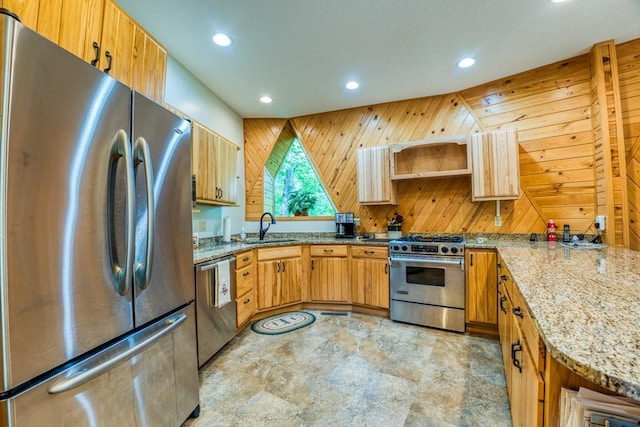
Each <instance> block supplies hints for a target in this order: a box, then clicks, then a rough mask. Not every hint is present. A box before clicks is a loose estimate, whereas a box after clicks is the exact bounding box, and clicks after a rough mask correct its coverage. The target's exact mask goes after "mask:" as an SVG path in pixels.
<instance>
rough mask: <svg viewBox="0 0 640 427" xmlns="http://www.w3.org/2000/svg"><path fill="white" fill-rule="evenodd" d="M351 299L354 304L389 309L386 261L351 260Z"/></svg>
mask: <svg viewBox="0 0 640 427" xmlns="http://www.w3.org/2000/svg"><path fill="white" fill-rule="evenodd" d="M351 298H352V301H353V303H354V304H364V305H370V306H374V307H380V308H386V309H388V308H389V265H388V263H387V260H381V259H360V258H354V259H352V261H351Z"/></svg>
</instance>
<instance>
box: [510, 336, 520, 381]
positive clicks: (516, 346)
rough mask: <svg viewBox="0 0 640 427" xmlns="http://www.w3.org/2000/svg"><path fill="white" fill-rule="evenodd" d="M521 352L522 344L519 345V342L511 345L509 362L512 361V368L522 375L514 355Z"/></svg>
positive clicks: (518, 362)
mask: <svg viewBox="0 0 640 427" xmlns="http://www.w3.org/2000/svg"><path fill="white" fill-rule="evenodd" d="M519 351H522V344H520V340H518V341H516V342H515V343H514V344H511V360H512V361H513V366H515V367H516V368H518V371H519V372H520V373H522V365H520V361H519V360H518V358H517V355H516V353H517V352H519Z"/></svg>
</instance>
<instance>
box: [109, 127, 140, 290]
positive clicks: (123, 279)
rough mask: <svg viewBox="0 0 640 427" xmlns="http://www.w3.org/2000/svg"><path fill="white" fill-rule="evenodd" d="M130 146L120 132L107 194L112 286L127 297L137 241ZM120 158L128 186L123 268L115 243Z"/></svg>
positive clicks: (111, 157)
mask: <svg viewBox="0 0 640 427" xmlns="http://www.w3.org/2000/svg"><path fill="white" fill-rule="evenodd" d="M132 157H133V156H132V150H131V145H130V144H129V137H128V136H127V133H126V132H125V131H124V130H122V129H120V130H119V131H118V132H117V133H116V135H115V137H114V139H113V143H112V146H111V156H110V158H109V176H108V191H107V198H108V200H107V204H108V209H107V212H108V213H107V215H108V218H107V227H108V229H109V232H108V234H109V236H110V237H109V258H110V262H111V273H112V275H113V284H114V287H115V288H116V290H117V291H118V293H119V294H120V295H122V296H126V295H127V294H128V293H129V286H130V283H131V270H132V268H131V266H132V265H133V258H134V254H135V252H134V250H135V248H134V245H133V244H134V238H135V229H134V224H133V223H134V221H135V215H136V211H135V208H136V207H135V202H136V200H135V194H134V191H135V187H134V179H133V167H132V165H133V159H132ZM120 159H123V160H124V163H125V168H124V171H125V172H124V173H125V177H126V179H125V185H126V220H125V222H126V232H125V233H126V237H125V243H126V245H125V251H126V257H125V262H124V265H122V264H121V263H119V262H118V253H117V252H118V251H117V248H116V244H115V241H114V240H115V187H116V185H115V182H116V170H117V165H118V162H119V161H120Z"/></svg>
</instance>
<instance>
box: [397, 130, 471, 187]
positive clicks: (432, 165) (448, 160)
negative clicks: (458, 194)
mask: <svg viewBox="0 0 640 427" xmlns="http://www.w3.org/2000/svg"><path fill="white" fill-rule="evenodd" d="M470 174H471V156H470V155H469V138H468V136H467V135H457V136H451V137H444V138H434V139H426V140H422V141H412V142H403V143H400V144H394V145H391V179H392V180H400V179H414V178H438V177H445V176H454V175H470Z"/></svg>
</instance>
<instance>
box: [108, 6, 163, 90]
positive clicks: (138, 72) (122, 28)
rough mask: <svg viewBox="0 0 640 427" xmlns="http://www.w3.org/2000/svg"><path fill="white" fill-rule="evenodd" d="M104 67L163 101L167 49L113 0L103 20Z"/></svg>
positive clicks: (134, 87) (122, 80)
mask: <svg viewBox="0 0 640 427" xmlns="http://www.w3.org/2000/svg"><path fill="white" fill-rule="evenodd" d="M101 49H102V55H101V60H100V68H101V69H103V70H104V69H107V68H108V69H109V75H110V76H112V77H114V78H116V79H118V80H120V81H121V82H123V83H124V84H126V85H127V86H129V87H131V88H133V89H135V90H137V91H138V92H140V93H142V94H143V95H145V96H147V97H149V98H151V99H154V100H155V101H157V102H162V101H163V99H164V85H165V74H166V66H167V65H166V59H167V53H166V51H165V50H164V49H163V48H162V47H161V46H160V45H159V44H158V43H157V42H156V41H155V40H154V39H153V38H152V37H151V36H150V35H149V34H148V33H146V32H145V31H144V30H143V29H142V27H140V26H139V25H137V24H136V23H135V22H134V21H133V20H132V19H131V18H130V17H129V16H128V15H127V14H126V13H125V12H124V11H123V10H122V9H120V8H119V7H118V5H116V4H115V3H114V2H113V1H112V0H106V3H105V7H104V21H103V24H102V43H101Z"/></svg>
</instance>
